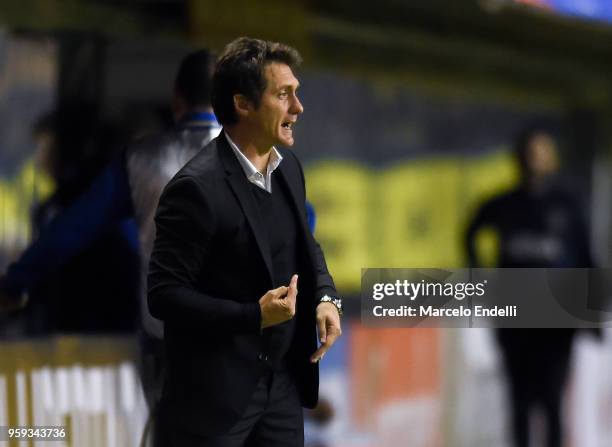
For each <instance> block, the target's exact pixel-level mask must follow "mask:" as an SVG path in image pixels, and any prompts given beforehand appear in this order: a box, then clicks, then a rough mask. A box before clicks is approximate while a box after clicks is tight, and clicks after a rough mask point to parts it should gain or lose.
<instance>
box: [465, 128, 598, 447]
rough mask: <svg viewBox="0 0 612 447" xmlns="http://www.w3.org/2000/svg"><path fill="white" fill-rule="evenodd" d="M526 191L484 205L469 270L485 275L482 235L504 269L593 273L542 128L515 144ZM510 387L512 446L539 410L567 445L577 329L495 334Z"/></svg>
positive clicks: (571, 197) (578, 219) (524, 438)
mask: <svg viewBox="0 0 612 447" xmlns="http://www.w3.org/2000/svg"><path fill="white" fill-rule="evenodd" d="M515 152H516V157H517V161H518V165H519V168H520V173H521V183H520V185H519V186H518V187H517V188H516V189H514V190H512V191H510V192H508V193H506V194H503V195H501V196H498V197H495V198H493V199H491V200H490V201H488V202H486V203H485V204H484V205H483V206H482V207H481V208H480V209H479V210H478V212H477V213H476V216H475V218H474V220H473V221H472V223H471V225H470V226H469V229H468V232H467V252H468V256H469V261H470V265H471V266H472V267H479V266H481V263H480V262H479V259H478V256H477V252H476V244H475V238H476V234H477V232H478V230H479V229H480V228H482V227H492V228H493V229H494V230H496V232H497V234H498V236H499V245H500V258H499V262H498V266H499V267H517V268H518V267H534V268H538V267H540V268H551V267H559V268H561V267H591V266H592V260H591V253H590V249H589V236H588V231H587V225H586V222H585V219H584V218H583V210H582V207H581V206H580V202H579V201H578V200H577V198H576V197H575V194H573V193H570V191H569V190H568V188H567V187H566V186H565V185H563V184H562V182H561V181H560V179H559V178H558V177H557V175H556V174H557V172H558V166H559V160H558V152H557V146H556V142H555V140H554V138H553V137H552V135H551V134H550V133H548V132H547V131H545V130H542V129H539V128H532V129H528V130H526V131H524V132H523V133H522V134H521V135H520V137H519V138H518V140H517V142H516V147H515ZM496 335H497V340H498V342H499V346H500V348H501V351H502V354H503V360H504V364H505V367H506V371H507V376H508V380H509V391H510V398H511V399H510V400H511V408H512V428H513V437H514V444H515V445H516V446H517V447H527V446H528V443H529V422H530V418H529V416H530V413H531V411H532V410H533V408H534V407H535V406H536V405H538V404H539V405H540V406H541V408H542V410H543V412H544V416H545V421H546V435H547V436H546V439H547V444H546V445H548V446H549V447H561V446H562V445H563V426H562V397H563V390H564V387H565V384H566V381H567V377H568V371H569V365H570V355H571V349H572V342H573V339H574V335H575V329H570V328H568V329H497V331H496Z"/></svg>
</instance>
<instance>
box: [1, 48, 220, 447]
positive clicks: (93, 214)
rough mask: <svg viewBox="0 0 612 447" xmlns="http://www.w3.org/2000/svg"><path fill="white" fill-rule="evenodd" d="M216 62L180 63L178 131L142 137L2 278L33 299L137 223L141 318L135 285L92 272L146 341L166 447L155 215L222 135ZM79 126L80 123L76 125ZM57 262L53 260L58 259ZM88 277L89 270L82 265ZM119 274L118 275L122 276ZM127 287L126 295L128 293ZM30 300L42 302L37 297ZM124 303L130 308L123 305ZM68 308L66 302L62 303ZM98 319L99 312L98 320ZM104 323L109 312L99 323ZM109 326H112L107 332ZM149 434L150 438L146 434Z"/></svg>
mask: <svg viewBox="0 0 612 447" xmlns="http://www.w3.org/2000/svg"><path fill="white" fill-rule="evenodd" d="M213 66H214V57H213V56H212V55H211V54H210V53H209V52H208V51H206V50H200V51H195V52H193V53H191V54H189V55H187V56H186V57H185V58H184V59H183V60H182V62H181V64H180V66H179V69H178V72H177V75H176V78H175V82H174V90H173V95H172V110H173V115H174V118H175V121H176V126H175V127H174V128H173V129H172V130H169V131H166V132H163V133H161V134H154V135H149V136H145V137H142V138H140V139H138V140H137V141H135V142H134V143H133V144H131V145H130V146H129V147H128V148H127V150H126V151H125V152H124V153H122V154H121V156H120V157H117V158H116V159H115V160H113V162H112V163H110V164H109V165H108V166H107V167H106V169H105V170H104V171H103V172H102V173H101V174H100V175H99V176H98V177H97V178H96V179H95V180H94V181H93V183H92V184H91V186H90V187H89V189H87V190H86V191H85V192H84V193H83V194H82V195H81V196H79V197H78V198H77V199H76V201H75V202H74V203H73V204H72V206H70V207H68V208H65V209H63V210H62V211H60V212H59V213H56V214H55V215H54V219H52V220H51V223H50V224H49V225H48V227H46V228H45V229H43V231H41V233H40V235H39V237H38V239H37V240H36V241H34V243H33V244H32V245H31V246H30V247H29V248H28V249H27V250H26V251H25V252H24V254H23V255H22V256H21V258H20V259H19V260H18V261H17V262H15V263H14V264H12V265H11V266H10V267H9V269H8V272H7V274H6V276H5V277H3V278H2V279H0V292H1V293H2V294H3V295H4V301H5V302H6V301H7V300H12V301H13V302H16V301H18V297H19V296H20V295H21V294H22V293H24V292H26V291H27V292H29V293H30V294H32V291H33V290H37V289H38V288H39V287H40V285H39V284H44V282H45V281H46V280H47V278H49V277H53V276H54V275H55V274H56V272H57V269H59V268H62V266H63V265H67V264H72V263H74V262H75V260H81V262H83V261H82V254H83V253H84V252H87V251H88V250H90V247H92V246H97V245H99V244H100V243H105V241H106V239H104V238H103V235H104V234H106V233H107V232H108V231H109V230H111V229H113V228H115V227H116V226H121V225H124V224H125V222H132V223H133V220H134V219H135V221H136V223H137V226H138V232H137V234H136V233H134V237H135V239H137V240H135V241H134V242H135V244H136V246H138V245H139V248H140V258H139V260H138V261H137V263H139V264H140V272H141V275H142V276H141V277H140V278H137V280H138V281H139V286H140V287H139V295H140V297H141V300H140V316H139V317H138V306H139V304H138V302H137V301H135V300H133V299H131V301H129V302H130V303H132V302H133V303H134V304H135V306H134V308H132V305H131V304H130V307H129V310H128V309H126V307H127V303H128V300H127V298H126V297H125V296H124V295H125V293H126V291H127V290H128V288H129V289H130V290H131V283H130V282H127V281H124V279H123V277H122V276H121V275H118V276H117V280H112V281H111V279H109V278H107V276H108V273H107V271H97V270H93V271H92V272H91V274H94V275H102V276H103V277H104V278H105V281H111V282H112V283H115V282H117V281H122V282H119V283H118V289H119V290H117V292H116V294H115V295H110V296H107V302H108V301H111V300H112V302H113V303H114V304H113V306H112V308H111V309H110V310H112V312H113V318H115V319H120V320H122V321H125V322H126V324H128V323H129V324H128V327H129V328H132V329H133V327H134V325H135V324H138V326H139V329H140V331H139V332H140V342H141V348H142V349H141V362H142V365H141V380H142V383H143V389H144V391H145V398H146V400H147V403H148V404H149V408H150V409H151V411H150V414H151V416H150V418H149V422H148V424H147V430H146V431H147V432H149V433H151V438H152V441H151V444H152V445H163V444H161V441H159V440H160V439H162V435H161V434H160V433H161V431H162V430H163V427H162V426H161V425H160V424H156V423H155V422H154V421H155V419H156V408H157V402H158V400H159V397H160V394H161V386H162V383H163V369H164V361H163V342H162V339H163V324H162V322H161V321H159V320H156V319H155V318H153V317H152V316H151V315H150V313H149V312H148V308H147V306H146V294H145V290H146V286H145V281H146V272H147V269H148V262H149V256H150V253H151V248H152V244H153V240H154V238H155V225H154V222H153V216H154V214H155V209H156V207H157V202H158V201H159V197H160V195H161V192H162V190H163V188H164V186H165V185H166V184H167V183H168V181H169V180H170V179H171V178H172V177H173V176H174V174H175V173H176V172H177V171H178V170H179V169H180V168H181V167H182V166H183V165H184V164H185V163H186V162H187V161H189V159H191V158H192V157H193V156H194V155H195V154H196V153H197V152H198V151H199V150H200V149H201V148H202V147H204V146H205V145H206V144H207V143H208V142H209V141H210V140H211V139H212V138H214V137H215V136H217V135H218V133H219V130H220V127H219V125H218V124H217V121H216V119H215V116H214V114H213V111H212V106H211V99H210V93H211V85H210V84H211V76H212V69H213ZM74 124H75V125H76V124H77V123H76V122H74ZM50 158H51V157H49V155H47V154H46V152H45V151H43V152H42V153H41V154H40V159H41V160H45V165H47V164H49V159H50ZM125 259H126V256H125V255H124V254H121V253H116V254H115V256H114V257H113V258H112V259H111V260H110V265H109V266H108V267H107V269H108V271H109V272H114V271H115V269H116V268H117V267H119V268H123V264H124V262H125ZM51 260H53V261H51ZM82 268H83V269H84V270H85V273H88V272H89V269H90V267H89V265H88V264H83V265H82ZM115 274H117V273H116V272H115ZM91 286H92V288H96V287H98V288H100V289H102V290H106V287H107V285H106V284H99V281H93V280H92V282H91ZM121 288H122V289H121ZM90 296H91V295H90V294H87V293H82V294H81V296H80V297H79V300H80V307H88V308H90V309H91V310H89V311H88V313H93V312H95V311H96V309H97V308H96V306H94V305H92V303H91V299H90ZM31 298H32V299H31V301H36V300H35V299H34V298H35V297H34V296H32V297H31ZM120 300H123V302H120ZM63 305H66V304H63ZM94 315H95V314H94ZM72 318H73V319H75V320H76V321H75V322H73V323H72V324H73V325H74V324H79V325H83V324H84V322H82V321H81V320H78V319H79V318H80V317H79V316H77V315H72ZM96 318H97V321H98V322H100V324H104V322H105V320H104V319H105V318H107V316H106V314H98V316H97V317H96ZM106 327H108V326H106ZM146 435H147V433H145V436H146Z"/></svg>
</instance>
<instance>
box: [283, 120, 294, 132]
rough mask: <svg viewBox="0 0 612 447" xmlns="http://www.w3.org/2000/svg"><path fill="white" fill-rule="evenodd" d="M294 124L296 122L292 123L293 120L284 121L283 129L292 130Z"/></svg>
mask: <svg viewBox="0 0 612 447" xmlns="http://www.w3.org/2000/svg"><path fill="white" fill-rule="evenodd" d="M293 124H295V123H292V122H291V121H287V122H286V123H283V124H282V125H281V127H282V128H283V129H287V130H292V129H293Z"/></svg>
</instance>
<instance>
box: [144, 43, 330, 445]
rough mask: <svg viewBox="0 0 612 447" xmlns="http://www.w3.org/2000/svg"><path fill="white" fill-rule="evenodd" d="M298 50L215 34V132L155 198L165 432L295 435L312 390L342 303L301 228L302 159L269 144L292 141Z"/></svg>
mask: <svg viewBox="0 0 612 447" xmlns="http://www.w3.org/2000/svg"><path fill="white" fill-rule="evenodd" d="M300 61H301V58H300V56H299V54H298V53H297V51H296V50H294V49H293V48H291V47H288V46H286V45H283V44H278V43H273V42H266V41H262V40H258V39H250V38H240V39H237V40H235V41H233V42H231V43H230V44H229V45H228V46H226V48H225V49H224V51H223V54H222V55H221V56H220V58H219V60H218V61H217V64H216V67H215V73H214V77H213V106H214V110H215V113H216V115H217V117H218V118H219V121H220V122H221V123H222V125H223V129H224V131H223V132H222V133H221V135H220V136H219V137H218V138H216V139H214V140H213V141H212V142H211V143H210V144H209V145H207V147H206V148H205V149H204V150H203V151H201V152H200V153H199V154H198V155H196V156H195V157H194V158H193V159H192V160H191V161H190V162H189V163H188V164H187V165H186V166H185V167H184V168H183V169H182V170H181V171H180V172H179V173H178V174H177V175H176V176H175V177H174V179H173V180H172V181H171V182H170V183H169V184H168V186H167V187H166V188H165V190H164V193H163V195H162V197H161V199H160V204H159V208H158V211H157V215H156V219H155V220H156V226H157V236H156V240H155V244H154V249H153V253H152V255H151V264H150V271H149V304H150V308H151V312H152V314H153V315H154V316H157V317H159V318H161V319H163V320H164V323H165V339H164V341H165V344H166V353H167V355H168V359H167V371H166V372H167V374H166V381H165V384H164V392H163V398H162V407H163V411H162V413H163V414H164V415H165V416H164V419H165V421H166V422H167V424H168V426H169V427H170V428H169V431H170V432H171V441H170V442H168V444H167V445H175V446H180V447H188V446H201V447H203V446H208V447H212V446H224V447H231V446H235V447H238V446H244V445H247V446H251V447H254V446H277V447H280V446H287V447H289V446H292V447H297V446H303V444H304V425H303V424H304V422H303V413H302V406H307V407H312V406H314V405H315V404H316V402H317V398H318V365H317V362H318V361H319V360H320V359H321V357H322V356H323V354H324V353H325V352H326V351H327V349H329V347H330V346H331V345H332V344H333V343H334V342H335V340H336V339H337V337H338V336H339V335H340V316H339V314H340V309H341V303H340V301H339V299H338V298H336V296H335V295H336V291H335V287H334V284H333V281H332V278H331V276H330V275H329V272H328V271H327V267H326V265H325V260H324V257H323V253H322V251H321V249H320V247H319V246H318V244H317V243H316V242H315V240H314V238H313V237H312V235H311V232H310V231H309V229H308V224H307V221H306V208H305V185H304V176H303V171H302V168H301V165H300V163H299V161H298V159H297V157H296V156H295V154H294V153H293V152H291V151H289V150H285V149H280V148H277V147H276V146H277V145H283V146H292V145H293V143H294V139H293V125H294V124H295V122H296V121H297V118H298V116H299V115H300V114H301V113H302V111H303V108H302V105H301V103H300V101H299V99H298V97H297V94H296V90H297V88H298V86H299V83H298V81H297V79H296V78H295V76H294V73H293V70H294V69H295V68H296V66H297V65H298V64H299V63H300ZM297 273H299V284H300V295H299V297H298V296H297V287H298V275H297ZM294 316H295V318H294ZM317 329H318V330H319V339H320V341H321V345H320V346H319V347H318V349H317V338H316V330H317Z"/></svg>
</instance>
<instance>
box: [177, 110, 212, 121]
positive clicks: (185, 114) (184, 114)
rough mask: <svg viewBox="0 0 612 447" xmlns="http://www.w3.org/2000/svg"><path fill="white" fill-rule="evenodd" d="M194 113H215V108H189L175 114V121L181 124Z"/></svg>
mask: <svg viewBox="0 0 612 447" xmlns="http://www.w3.org/2000/svg"><path fill="white" fill-rule="evenodd" d="M194 113H214V112H213V108H212V107H211V106H197V107H189V108H185V109H183V110H180V111H175V112H174V121H175V122H177V123H179V122H181V120H183V119H185V117H188V116H189V115H193V114H194Z"/></svg>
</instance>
